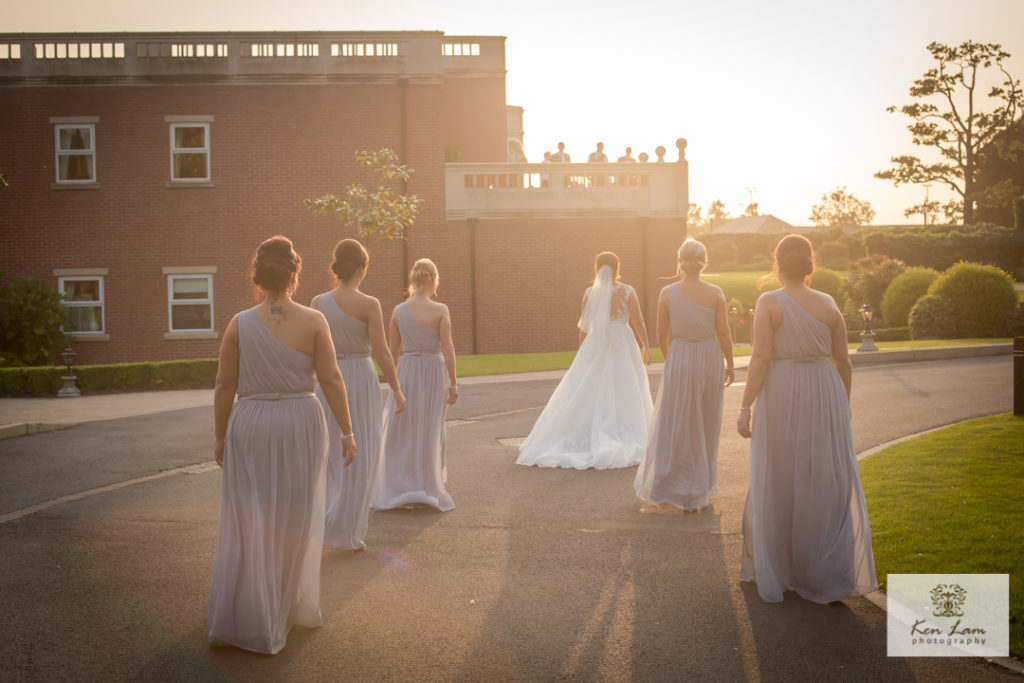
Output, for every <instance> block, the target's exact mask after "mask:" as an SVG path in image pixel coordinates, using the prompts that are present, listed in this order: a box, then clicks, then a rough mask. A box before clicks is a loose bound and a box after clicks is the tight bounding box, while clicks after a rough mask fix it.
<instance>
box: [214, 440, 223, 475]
mask: <svg viewBox="0 0 1024 683" xmlns="http://www.w3.org/2000/svg"><path fill="white" fill-rule="evenodd" d="M213 459H214V460H216V461H217V467H220V468H221V469H224V439H217V440H216V441H214V442H213Z"/></svg>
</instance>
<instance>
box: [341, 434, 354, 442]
mask: <svg viewBox="0 0 1024 683" xmlns="http://www.w3.org/2000/svg"><path fill="white" fill-rule="evenodd" d="M355 435H356V433H355V432H352V433H351V434H342V435H341V440H342V441H344V440H345V439H351V438H353V437H354V436H355Z"/></svg>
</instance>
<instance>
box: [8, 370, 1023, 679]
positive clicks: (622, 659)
mask: <svg viewBox="0 0 1024 683" xmlns="http://www.w3.org/2000/svg"><path fill="white" fill-rule="evenodd" d="M1010 365H1011V360H1010V357H1009V356H1000V357H996V358H976V359H962V360H953V361H943V362H921V363H906V364H891V365H875V366H859V367H858V368H857V369H856V371H855V373H854V377H855V384H854V386H855V389H854V396H853V414H854V434H855V439H856V446H857V448H858V450H864V449H866V448H869V447H871V446H874V445H876V444H878V443H882V442H885V441H888V440H890V439H893V438H896V437H899V436H902V435H904V434H906V433H910V432H916V431H920V430H923V429H928V428H931V427H936V426H939V425H941V424H945V423H948V422H953V421H957V420H961V419H965V418H968V417H973V416H977V415H983V414H990V413H994V412H1001V411H1006V410H1008V409H1009V407H1010V403H1011V385H1010ZM518 379H520V380H522V379H523V378H518ZM742 379H743V378H742V374H741V377H740V380H741V381H742ZM555 383H556V379H552V378H548V379H537V378H531V379H529V380H527V381H514V382H513V381H506V382H502V383H500V384H493V383H471V382H468V381H466V382H463V384H464V387H465V388H464V391H463V397H462V398H461V399H460V401H459V403H458V404H457V405H456V406H455V407H453V409H452V410H451V411H450V413H449V419H450V420H451V421H452V422H451V424H452V426H451V427H450V429H449V440H450V444H451V453H450V460H449V472H450V491H451V493H452V495H453V497H454V499H455V502H456V506H457V507H456V509H455V510H454V511H452V512H450V513H447V514H441V513H434V512H429V511H425V510H415V511H393V512H382V513H373V515H372V517H371V527H370V529H371V532H370V538H369V539H368V543H369V548H368V549H367V550H366V551H364V552H360V553H351V552H338V551H326V552H325V553H324V560H323V574H322V591H321V592H322V608H323V612H324V620H325V625H324V626H323V627H322V628H320V629H315V630H312V631H296V632H293V634H292V636H291V637H290V639H289V644H288V646H287V648H285V650H284V651H283V652H282V653H281V654H279V655H277V656H276V657H263V656H254V655H251V654H247V653H244V652H241V651H237V650H233V649H211V648H209V647H208V646H207V645H206V642H205V609H206V598H207V594H206V591H207V589H208V586H209V575H210V567H211V564H212V555H213V545H214V539H215V536H216V520H217V513H218V504H219V503H218V501H219V485H220V474H219V472H218V471H217V470H215V469H214V470H209V469H206V468H204V467H202V465H203V463H208V461H209V458H210V453H209V451H210V450H211V441H212V416H211V414H210V413H211V411H210V410H209V407H208V406H207V405H201V406H200V407H195V408H184V409H178V410H171V411H168V412H162V413H156V414H148V415H140V416H136V417H125V418H122V419H116V420H109V421H98V422H87V423H83V424H81V425H79V426H77V427H74V428H70V429H66V430H63V431H55V432H51V433H46V434H36V435H32V436H27V437H20V438H12V439H7V440H5V441H0V518H2V516H4V515H8V516H9V515H10V513H16V512H17V511H18V510H24V509H25V508H27V507H30V506H35V505H40V504H46V503H47V502H48V501H53V500H55V499H59V498H61V497H62V496H71V495H76V494H80V493H81V492H89V491H94V490H95V491H100V492H98V493H95V494H94V495H86V496H84V497H81V498H78V499H75V500H71V501H70V502H65V503H62V504H57V505H53V506H52V507H48V508H45V509H43V510H42V511H39V512H36V513H34V514H29V515H25V516H20V517H17V518H16V519H11V520H10V521H6V522H2V521H0V548H3V552H2V553H0V595H3V596H4V597H3V604H4V614H5V616H6V617H7V618H6V619H4V620H3V621H0V663H2V665H0V670H3V671H4V673H3V674H2V675H0V678H4V679H6V678H12V679H15V680H18V679H24V680H32V679H35V680H52V679H58V678H76V679H88V680H122V679H132V680H261V679H276V678H290V679H297V680H530V681H532V680H556V679H567V680H595V679H605V680H713V681H735V680H747V681H773V680H787V681H793V680H797V681H801V680H808V681H810V680H823V679H828V678H835V679H838V680H858V681H861V680H963V681H974V680H1004V679H1005V680H1010V679H1011V678H1012V679H1014V680H1019V677H1015V676H1013V675H1012V674H1010V673H1009V672H1007V671H1006V670H1004V669H1001V668H999V667H995V666H993V665H989V664H986V663H984V662H979V661H976V660H966V659H960V660H957V659H950V660H935V659H924V658H921V659H889V658H887V657H886V656H885V615H884V613H883V612H882V611H881V610H879V609H878V608H877V607H876V606H875V605H874V604H872V603H871V602H870V601H868V600H865V599H857V600H850V601H847V602H845V603H843V604H842V605H841V606H836V605H833V606H828V607H824V606H819V605H815V604H813V603H808V602H805V601H803V600H801V599H799V598H797V597H795V596H792V595H789V596H787V600H786V601H785V602H784V603H782V604H781V605H767V604H764V603H762V602H761V600H760V598H758V596H757V592H756V588H755V587H753V586H751V585H749V584H742V583H740V582H739V581H738V580H737V578H736V577H737V574H738V569H739V567H738V565H739V557H740V546H741V543H742V534H741V531H740V516H741V513H742V505H743V497H744V495H745V491H746V486H747V465H746V463H747V459H746V456H747V443H746V442H744V441H743V440H741V439H740V438H739V437H738V436H737V435H736V434H735V431H734V430H733V429H732V428H731V424H730V423H731V421H732V419H733V418H734V417H735V414H736V412H737V407H738V404H739V400H740V394H741V389H739V388H734V389H729V390H727V392H726V410H725V415H726V420H725V422H726V424H725V425H723V432H722V435H723V439H722V447H721V451H720V462H721V464H720V474H719V479H720V481H721V484H722V493H721V495H719V496H717V497H716V498H715V500H714V504H713V506H712V507H711V508H709V509H708V510H706V511H705V512H703V513H700V514H678V513H662V512H660V511H649V510H647V509H645V508H642V507H641V506H640V505H639V503H638V501H637V500H636V499H635V498H634V497H633V495H632V488H631V481H632V476H633V473H634V471H635V470H633V469H629V470H615V471H605V472H595V471H584V472H576V471H563V470H539V469H536V468H525V467H518V466H516V465H515V464H514V458H515V452H514V450H512V449H508V448H503V447H502V446H500V445H499V442H498V439H499V438H501V437H521V436H524V435H525V434H526V433H527V432H528V431H529V428H530V426H531V425H532V423H533V421H534V420H535V419H536V416H537V414H538V413H539V410H540V407H541V406H542V405H543V404H544V402H545V401H546V400H547V397H548V396H549V395H550V393H551V390H552V389H553V388H554V386H555ZM200 398H201V397H200ZM136 400H137V402H141V400H140V399H139V398H138V397H137V398H136ZM0 406H2V403H0ZM196 464H198V465H200V467H197V468H192V469H184V470H175V468H181V467H183V466H189V465H196ZM162 471H163V472H169V471H175V473H173V474H169V475H167V476H162V477H159V478H150V479H148V480H146V481H143V482H141V483H138V484H136V485H131V486H123V487H121V488H110V487H111V486H117V485H119V484H120V483H122V482H125V481H131V480H134V479H138V478H144V477H152V476H153V475H157V474H159V473H161V472H162ZM179 472H180V473H179ZM189 472H191V473H189ZM1015 570H1016V569H1015ZM1019 570H1024V568H1020V569H1019Z"/></svg>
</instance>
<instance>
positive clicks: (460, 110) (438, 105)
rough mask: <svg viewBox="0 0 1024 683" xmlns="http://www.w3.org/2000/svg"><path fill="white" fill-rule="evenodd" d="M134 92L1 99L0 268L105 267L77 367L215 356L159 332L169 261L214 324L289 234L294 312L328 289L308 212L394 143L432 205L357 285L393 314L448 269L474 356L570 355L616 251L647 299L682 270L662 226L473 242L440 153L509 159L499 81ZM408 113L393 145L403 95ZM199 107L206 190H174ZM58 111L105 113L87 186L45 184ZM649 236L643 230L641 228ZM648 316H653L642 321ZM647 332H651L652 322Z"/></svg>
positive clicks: (488, 228)
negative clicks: (193, 287)
mask: <svg viewBox="0 0 1024 683" xmlns="http://www.w3.org/2000/svg"><path fill="white" fill-rule="evenodd" d="M402 89H403V86H401V85H399V84H397V83H391V84H386V83H378V84H369V83H365V84H360V83H354V82H347V83H338V84H323V85H312V84H262V85H256V84H254V85H220V84H208V85H165V86H155V85H145V86H143V85H140V86H87V87H85V86H82V87H70V86H69V87H45V88H32V87H7V88H4V89H3V90H2V93H3V102H4V106H3V107H0V130H2V131H4V133H3V135H2V136H0V160H2V164H3V170H4V171H5V172H7V173H8V174H9V179H10V187H8V188H6V189H4V190H2V191H0V225H2V228H3V236H4V242H3V248H2V249H0V270H4V271H6V273H7V274H8V275H15V274H26V275H30V276H33V277H36V278H39V279H41V280H43V281H44V282H47V283H50V284H51V285H53V286H54V287H56V285H57V278H56V277H55V276H54V275H53V270H54V269H55V268H106V269H108V271H109V272H108V275H107V276H106V277H105V280H104V285H105V295H106V296H105V299H106V309H105V318H106V331H107V333H108V334H109V335H110V340H109V341H98V342H85V341H76V342H75V349H76V350H77V351H78V352H79V357H78V360H79V362H80V363H83V364H88V363H108V362H123V361H140V360H167V359H175V358H195V357H213V356H216V355H217V351H218V348H219V341H218V340H165V339H164V334H165V333H166V332H168V326H169V323H168V319H167V317H168V314H167V276H166V275H164V274H163V272H162V269H163V268H164V267H167V266H216V267H217V273H216V275H215V276H214V278H213V282H214V313H215V321H214V329H215V330H216V331H218V332H223V330H224V328H225V327H226V325H227V323H228V321H229V320H230V318H231V316H232V315H234V314H235V313H236V312H237V311H239V310H241V309H243V308H246V307H248V306H250V305H251V304H252V303H253V299H252V287H251V284H250V283H249V280H248V267H249V259H250V258H251V255H252V253H253V251H254V250H255V248H256V246H257V245H258V244H259V242H260V241H261V240H263V239H265V238H266V237H269V236H270V235H273V234H275V233H281V234H284V235H287V236H288V237H290V238H292V240H293V241H294V242H295V245H296V247H297V249H298V250H299V252H300V253H301V254H302V256H303V261H304V263H303V274H302V278H301V285H300V289H299V291H298V293H297V295H296V300H298V301H300V302H302V303H308V302H309V300H310V299H311V298H312V297H313V296H315V295H316V294H318V293H320V292H323V291H325V290H327V289H329V288H330V287H332V286H333V282H332V279H331V277H330V275H329V271H328V266H329V264H330V261H331V256H332V254H331V251H332V249H333V246H334V244H335V243H336V242H337V241H338V240H339V239H341V238H342V237H346V236H350V235H347V234H345V233H344V232H343V230H342V229H341V225H340V224H339V223H337V222H336V221H335V220H334V219H332V218H330V217H326V216H316V215H313V214H311V213H309V212H308V211H307V210H306V209H305V208H304V207H303V206H302V200H303V199H305V198H311V197H316V196H319V195H322V194H324V193H328V192H333V193H336V194H341V193H342V192H343V191H344V189H345V187H346V186H347V185H348V184H350V183H352V182H363V183H367V184H369V183H371V182H373V179H372V178H371V177H370V176H368V175H366V173H365V171H363V170H362V169H359V168H357V167H356V165H355V163H354V161H353V153H354V152H355V151H356V150H358V149H377V148H380V147H384V146H389V147H392V148H394V149H396V150H399V151H401V150H402V149H403V146H404V155H403V156H404V158H403V161H405V162H406V163H408V164H409V166H410V167H412V168H413V169H415V173H414V174H413V176H412V179H411V180H410V182H409V183H408V191H409V192H411V193H415V194H417V195H418V196H420V197H421V198H423V199H424V200H425V203H424V205H423V208H422V210H421V213H420V216H419V218H418V219H417V221H416V224H415V225H414V226H413V228H412V229H411V231H410V234H409V239H408V241H407V242H404V243H403V242H401V241H394V242H385V241H380V240H371V241H370V242H369V244H368V245H367V247H368V249H369V251H370V252H371V261H370V269H369V273H368V277H367V279H366V281H365V283H364V286H363V289H364V290H365V291H367V292H368V293H370V294H373V295H375V296H377V297H378V298H380V300H381V303H382V306H383V308H384V311H385V317H386V318H388V317H389V316H390V312H391V309H392V308H393V307H394V306H395V305H396V304H397V303H399V302H400V301H401V300H402V296H401V295H402V291H403V290H404V287H405V282H406V268H407V266H409V265H411V264H412V262H413V261H414V260H415V259H417V258H420V257H423V256H427V257H430V258H431V259H433V260H434V261H435V262H436V263H437V265H438V268H439V270H440V276H441V287H440V290H439V295H438V298H439V299H440V300H441V301H444V302H445V303H447V304H448V305H449V306H450V308H451V312H452V320H453V330H454V334H455V342H456V350H457V351H458V352H459V353H469V352H471V351H472V350H473V344H474V315H473V313H474V312H473V307H472V297H473V293H474V288H473V284H474V283H473V282H472V273H473V272H474V262H475V273H476V282H475V285H476V289H475V292H476V301H477V311H476V316H475V318H476V329H475V337H476V344H477V346H476V348H477V351H478V352H480V353H493V352H506V351H546V350H552V349H566V348H573V347H575V344H576V329H575V323H576V319H577V317H578V315H579V301H580V297H581V295H582V292H583V289H584V288H585V287H586V286H587V284H588V283H589V281H590V280H591V279H592V277H593V270H592V262H593V257H594V255H595V254H596V253H597V252H599V251H602V250H604V249H611V250H613V251H616V252H617V253H618V254H619V255H620V257H621V258H622V261H623V279H624V280H625V281H627V282H629V283H631V284H633V285H634V286H636V287H637V289H638V290H639V291H641V292H642V293H643V294H644V295H645V296H646V298H647V303H648V306H647V310H648V313H647V314H648V316H650V315H651V314H652V313H653V301H654V299H653V297H655V296H656V294H657V290H658V289H659V285H658V283H657V281H656V280H655V279H654V278H655V277H656V276H658V275H669V274H671V273H672V272H673V269H674V253H675V249H676V247H677V246H678V244H679V243H680V241H681V240H682V238H683V234H684V228H683V226H682V224H681V222H680V221H674V220H673V221H668V220H664V219H650V220H645V219H639V218H623V219H609V218H605V219H546V220H515V221H513V220H483V221H480V222H479V223H478V224H477V225H476V227H475V231H476V248H475V251H474V250H472V249H471V239H470V237H471V235H470V230H471V228H470V226H469V225H468V224H467V222H466V221H448V220H446V218H445V199H444V145H445V143H446V142H451V141H453V140H455V141H458V142H459V144H460V146H461V149H462V151H463V158H464V159H465V160H469V161H500V160H502V159H504V153H505V151H504V150H505V108H504V104H505V102H504V96H505V93H504V80H503V79H501V78H493V79H492V78H479V79H473V78H459V79H449V80H448V81H446V82H444V83H443V84H438V83H416V82H410V83H408V84H407V85H405V86H404V93H403V90H402ZM403 101H404V102H405V108H406V109H405V112H406V115H405V126H406V128H405V135H404V136H403V134H402V120H403V117H402V111H401V108H402V103H403ZM171 114H197V115H211V116H213V117H214V120H213V122H212V123H211V126H210V128H211V132H210V143H211V169H212V174H211V175H212V180H213V182H214V184H215V186H214V187H210V188H188V189H179V188H168V187H166V183H167V181H168V180H169V176H170V170H169V166H170V161H169V142H168V138H169V124H168V123H167V122H166V121H164V116H165V115H171ZM53 116H98V117H99V119H100V120H99V123H97V124H96V161H97V164H96V166H97V180H98V182H99V184H100V187H99V189H79V190H53V189H51V187H50V186H51V184H52V183H53V182H54V168H53V166H54V141H53V137H54V133H53V130H54V129H53V124H51V123H50V121H49V119H50V117H53ZM644 225H646V227H643V226H644ZM652 322H653V321H652ZM652 332H653V329H652Z"/></svg>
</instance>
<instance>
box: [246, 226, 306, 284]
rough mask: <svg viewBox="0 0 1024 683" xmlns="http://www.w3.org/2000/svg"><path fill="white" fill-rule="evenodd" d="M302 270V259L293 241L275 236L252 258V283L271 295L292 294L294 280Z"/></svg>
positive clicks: (266, 241) (263, 244) (261, 246)
mask: <svg viewBox="0 0 1024 683" xmlns="http://www.w3.org/2000/svg"><path fill="white" fill-rule="evenodd" d="M301 270H302V259H301V258H300V257H299V255H298V254H297V253H295V249H294V248H293V247H292V241H291V240H290V239H288V238H287V237H284V236H282V235H274V236H273V237H271V238H270V239H268V240H265V241H264V242H263V243H262V244H261V245H260V246H259V247H257V249H256V255H255V256H253V258H252V283H253V284H254V285H256V286H257V287H259V288H260V289H262V290H263V291H265V292H268V293H271V294H282V293H283V294H291V292H290V291H289V290H290V289H291V287H292V278H294V277H296V276H297V275H298V274H299V271H301Z"/></svg>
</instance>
